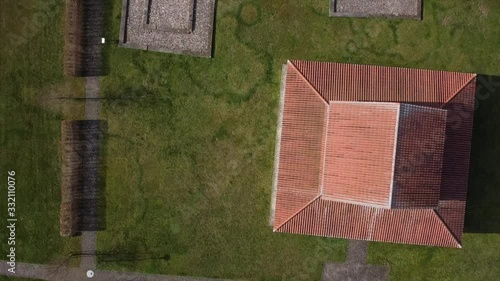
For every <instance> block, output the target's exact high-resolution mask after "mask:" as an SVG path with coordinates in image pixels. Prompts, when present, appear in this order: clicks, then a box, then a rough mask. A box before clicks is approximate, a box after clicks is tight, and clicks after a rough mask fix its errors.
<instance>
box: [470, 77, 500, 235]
mask: <svg viewBox="0 0 500 281" xmlns="http://www.w3.org/2000/svg"><path fill="white" fill-rule="evenodd" d="M499 184H500V76H487V75H478V79H477V90H476V102H475V112H474V130H473V136H472V152H471V161H470V173H469V188H468V196H467V209H466V216H465V232H467V233H500V185H499Z"/></svg>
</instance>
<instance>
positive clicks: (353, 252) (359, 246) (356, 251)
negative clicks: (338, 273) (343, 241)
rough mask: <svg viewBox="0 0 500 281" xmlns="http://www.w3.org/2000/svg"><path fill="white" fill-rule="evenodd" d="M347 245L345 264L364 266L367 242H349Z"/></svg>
mask: <svg viewBox="0 0 500 281" xmlns="http://www.w3.org/2000/svg"><path fill="white" fill-rule="evenodd" d="M348 243H349V244H348V245H347V263H350V264H366V258H367V256H368V242H367V241H361V240H349V242H348Z"/></svg>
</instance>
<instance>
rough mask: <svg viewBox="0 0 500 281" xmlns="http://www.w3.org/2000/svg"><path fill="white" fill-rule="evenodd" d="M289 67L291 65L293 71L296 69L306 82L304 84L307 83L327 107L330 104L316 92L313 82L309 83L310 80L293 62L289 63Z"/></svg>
mask: <svg viewBox="0 0 500 281" xmlns="http://www.w3.org/2000/svg"><path fill="white" fill-rule="evenodd" d="M288 65H290V66H291V67H293V69H295V71H296V72H297V74H299V76H300V78H302V80H304V82H306V84H307V85H308V86H309V87H310V88H311V89H312V90H313V92H314V93H315V94H316V95H318V97H320V98H321V100H323V102H324V103H325V104H326V105H328V104H329V102H328V101H327V100H326V99H325V98H324V97H323V96H322V95H321V94H320V93H319V92H318V90H316V88H314V86H313V85H312V84H311V82H309V80H307V78H306V77H305V76H304V74H302V72H300V70H299V69H298V68H297V67H296V66H295V65H294V64H293V63H292V62H291V61H288Z"/></svg>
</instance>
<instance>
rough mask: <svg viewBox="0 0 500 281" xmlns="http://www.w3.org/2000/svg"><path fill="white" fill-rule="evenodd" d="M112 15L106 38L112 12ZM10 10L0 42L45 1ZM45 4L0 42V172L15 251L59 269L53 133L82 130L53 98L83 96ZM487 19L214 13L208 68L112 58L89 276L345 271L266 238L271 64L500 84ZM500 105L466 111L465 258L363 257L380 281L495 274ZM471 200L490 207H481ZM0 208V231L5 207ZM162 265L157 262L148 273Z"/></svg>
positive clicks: (308, 244)
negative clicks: (19, 40) (6, 180)
mask: <svg viewBox="0 0 500 281" xmlns="http://www.w3.org/2000/svg"><path fill="white" fill-rule="evenodd" d="M113 1H114V2H113V3H114V15H113V19H112V20H113V24H112V34H114V36H115V38H117V37H118V28H119V20H120V14H119V13H120V7H121V1H119V0H113ZM18 2H19V4H16V5H15V8H14V9H9V12H7V11H6V10H5V9H2V11H1V12H2V21H1V23H2V31H4V30H6V31H9V32H2V33H1V34H2V35H1V36H7V34H9V33H10V31H12V32H15V33H18V34H25V33H26V32H27V31H26V30H23V29H22V27H23V26H25V25H18V24H16V23H17V22H18V21H20V19H22V18H28V19H31V20H33V18H34V17H35V16H34V14H36V11H40V10H41V9H40V8H36V7H41V6H42V4H41V3H43V2H42V1H39V0H22V1H18ZM54 3H55V4H54V7H53V8H52V9H50V10H51V12H50V13H49V12H42V14H43V15H49V16H48V17H47V18H46V21H45V23H44V24H41V25H40V26H41V27H39V28H38V29H37V30H38V31H37V32H33V34H34V35H33V36H30V38H29V41H28V42H25V43H24V44H18V45H14V44H13V43H10V42H11V41H9V40H0V42H2V43H0V44H2V45H0V46H1V48H2V49H1V50H2V52H0V59H1V60H0V63H1V73H0V75H1V78H2V79H1V83H2V84H1V86H2V87H1V91H2V96H1V97H0V99H1V103H0V104H1V106H2V110H0V116H1V120H2V130H1V132H2V135H1V136H2V137H1V141H2V143H1V144H2V145H1V150H0V153H1V155H0V156H1V159H2V160H1V161H2V162H1V167H2V170H4V171H7V170H8V169H16V171H17V172H18V181H19V182H18V186H19V190H18V197H19V201H20V203H19V207H18V214H19V218H20V219H22V220H21V221H20V229H19V230H18V233H17V235H18V240H19V241H20V243H22V244H21V245H22V246H21V245H20V246H19V247H18V249H19V250H18V251H19V260H21V261H27V262H44V263H47V262H54V261H58V260H61V259H62V258H63V257H64V255H65V254H66V253H68V252H69V251H72V250H75V249H77V243H78V239H62V238H60V237H59V234H58V207H59V202H60V198H59V181H60V167H59V165H60V162H59V148H58V141H59V138H60V132H59V125H60V120H62V119H68V118H79V117H81V114H82V109H83V106H82V105H81V104H79V103H78V102H69V101H61V100H56V101H55V102H54V99H52V98H54V97H60V96H79V97H81V96H83V84H82V82H81V80H79V79H69V78H64V77H63V76H62V13H61V12H62V8H63V2H62V1H56V2H54ZM25 7H32V8H25ZM499 8H500V3H498V2H497V1H493V0H482V1H479V0H476V1H464V0H460V1H453V0H444V1H438V0H429V1H425V7H424V20H423V21H421V22H420V21H402V20H401V21H400V20H373V19H347V18H345V19H342V18H338V19H330V18H328V1H326V0H310V1H309V0H308V1H285V0H273V1H267V0H262V1H257V0H255V1H243V2H242V1H235V0H234V1H233V0H219V1H218V10H217V22H216V38H215V46H216V47H215V58H214V59H212V60H209V59H201V58H192V57H186V56H177V55H169V54H162V53H154V52H143V51H138V50H129V49H121V48H117V47H115V46H113V47H111V50H110V74H109V75H108V76H106V77H103V78H102V95H103V96H104V97H107V98H117V99H109V100H106V101H105V102H104V104H103V114H102V116H103V118H106V119H107V120H108V122H109V140H108V145H109V146H108V157H107V158H108V166H107V190H106V193H107V216H108V220H107V224H108V228H107V230H106V231H104V232H101V233H99V235H98V249H99V251H101V252H103V253H108V255H105V256H102V257H101V258H99V267H100V268H106V269H121V270H130V271H142V272H150V273H162V274H177V275H191V276H207V277H223V278H241V279H248V280H319V279H320V276H321V271H322V268H323V263H324V262H326V261H337V262H340V261H343V260H344V259H345V247H346V243H345V241H344V240H340V239H327V238H316V237H308V236H300V235H288V234H275V233H272V231H271V229H270V227H269V226H267V219H268V214H269V204H270V193H271V181H272V171H273V157H274V145H275V132H276V120H277V114H278V112H277V110H278V96H279V78H280V69H281V64H283V63H285V62H286V60H287V59H308V60H323V61H338V62H352V63H368V64H378V65H389V66H408V67H418V68H428V69H439V70H453V71H464V72H476V73H482V74H500V67H499V66H498V64H497V63H496V62H497V61H499V59H500V53H499V52H498V50H497V49H498V46H499V45H500V15H499V14H498V13H497V12H496V11H498V10H499ZM42 22H43V21H42ZM28 26H29V25H28ZM492 97H494V95H492ZM120 98H121V99H120ZM483 105H484V106H483ZM498 105H500V101H499V100H498V99H495V98H490V99H486V100H485V101H482V102H481V106H480V107H479V109H478V111H477V112H478V114H479V115H478V116H480V118H479V119H477V120H481V121H480V122H479V123H477V125H476V126H479V127H480V128H481V129H479V131H478V130H476V132H475V142H474V143H475V144H474V148H475V151H476V152H473V153H476V156H474V157H476V158H474V157H473V161H472V163H473V168H472V170H473V172H472V173H471V174H472V175H471V177H472V179H471V181H472V185H473V187H475V188H476V190H478V192H475V193H473V194H472V198H475V199H474V201H473V202H474V203H473V204H472V205H471V207H470V208H469V210H471V215H469V218H472V220H471V219H468V223H469V232H470V233H468V234H466V235H465V238H464V249H462V250H456V249H434V248H428V247H416V246H402V245H389V244H383V243H373V244H371V246H370V252H369V259H370V262H371V263H376V264H383V263H389V264H390V265H391V280H405V281H406V280H478V281H479V280H481V281H482V280H495V279H496V278H497V276H500V268H499V267H497V266H495V265H496V264H498V260H499V257H500V254H499V253H498V250H497V247H498V246H497V245H498V244H500V236H499V235H498V233H499V232H500V231H498V227H497V226H498V225H500V223H498V220H492V219H489V220H488V219H487V218H488V217H490V218H491V217H492V216H493V215H496V213H495V211H498V209H497V208H495V207H494V204H492V202H495V199H496V202H498V199H500V198H498V192H496V191H495V186H498V185H497V183H498V176H497V175H496V170H497V169H496V168H495V167H496V165H495V163H496V161H495V160H494V158H493V157H494V156H498V147H499V144H498V138H495V134H494V133H492V132H495V130H496V129H495V128H497V127H496V125H495V122H494V121H492V120H495V118H496V117H495V112H498V110H497V109H498ZM488 106H489V107H488ZM484 107H486V109H484ZM482 108H483V109H482ZM481 126H484V127H481ZM478 132H479V133H478ZM478 147H487V148H489V150H481V151H480V150H478V149H479V148H478ZM478 151H479V152H478ZM486 155H489V158H486V159H487V161H486V162H482V159H484V157H485V156H486ZM497 159H498V157H497ZM0 172H1V171H0ZM481 193H485V194H486V195H485V196H484V197H489V198H490V199H489V200H486V201H481V200H482V198H484V197H481ZM0 198H2V197H0ZM21 202H22V203H21ZM481 203H484V204H486V206H487V207H486V208H481V207H479V206H480V205H481ZM0 208H1V209H0V214H1V215H0V219H1V220H2V221H4V218H5V213H4V212H3V211H1V210H3V209H5V202H3V200H2V202H0ZM497 213H498V212H497ZM472 222H476V223H472ZM481 225H482V226H481ZM489 232H495V233H496V234H487V233H489ZM3 233H4V232H0V235H4V234H3ZM1 237H4V236H1ZM4 241H5V239H2V241H1V242H0V243H5V242H4ZM2 249H5V247H4V244H2ZM165 254H168V255H169V256H170V260H169V261H168V262H167V261H164V260H160V259H153V258H157V257H160V256H164V255H165ZM2 255H3V252H2ZM142 258H151V259H146V260H137V259H142ZM117 259H118V260H121V261H116V260H117ZM134 259H135V260H134ZM130 260H132V261H130Z"/></svg>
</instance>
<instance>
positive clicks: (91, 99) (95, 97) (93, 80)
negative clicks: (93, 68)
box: [85, 77, 101, 120]
mask: <svg viewBox="0 0 500 281" xmlns="http://www.w3.org/2000/svg"><path fill="white" fill-rule="evenodd" d="M100 88H101V83H100V80H99V77H87V78H85V98H86V99H85V119H86V120H98V119H99V110H100V108H101V102H100V100H99V98H100V96H101V95H100Z"/></svg>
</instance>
